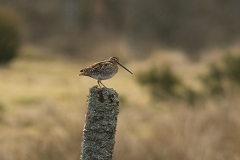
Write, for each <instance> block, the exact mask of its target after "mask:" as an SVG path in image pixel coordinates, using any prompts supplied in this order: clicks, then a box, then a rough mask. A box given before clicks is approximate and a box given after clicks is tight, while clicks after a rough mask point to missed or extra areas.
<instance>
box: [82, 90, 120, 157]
mask: <svg viewBox="0 0 240 160" xmlns="http://www.w3.org/2000/svg"><path fill="white" fill-rule="evenodd" d="M118 105H119V100H118V94H117V92H116V91H115V90H113V89H110V88H98V87H97V86H94V87H92V88H90V93H89V96H88V103H87V109H86V115H85V121H86V122H85V126H84V130H83V141H82V153H81V156H80V160H111V159H112V155H113V149H114V144H115V132H116V126H117V115H118V113H119V108H118Z"/></svg>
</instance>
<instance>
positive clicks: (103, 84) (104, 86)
mask: <svg viewBox="0 0 240 160" xmlns="http://www.w3.org/2000/svg"><path fill="white" fill-rule="evenodd" d="M99 82H100V83H101V84H102V85H103V86H104V84H103V83H102V82H101V81H99ZM104 87H105V88H107V87H106V86H104Z"/></svg>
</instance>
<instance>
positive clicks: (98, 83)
mask: <svg viewBox="0 0 240 160" xmlns="http://www.w3.org/2000/svg"><path fill="white" fill-rule="evenodd" d="M99 82H101V81H100V80H98V81H97V83H98V86H99V87H100V88H101V85H100V83H99Z"/></svg>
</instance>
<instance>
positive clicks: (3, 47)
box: [0, 7, 20, 64]
mask: <svg viewBox="0 0 240 160" xmlns="http://www.w3.org/2000/svg"><path fill="white" fill-rule="evenodd" d="M19 45H20V30H19V18H18V16H17V14H16V13H15V12H14V11H13V10H11V9H10V8H6V7H0V64H5V63H8V62H9V61H10V60H12V59H13V58H14V57H16V54H17V50H18V48H19Z"/></svg>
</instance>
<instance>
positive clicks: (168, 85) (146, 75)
mask: <svg viewBox="0 0 240 160" xmlns="http://www.w3.org/2000/svg"><path fill="white" fill-rule="evenodd" d="M137 81H138V82H139V83H140V84H142V85H149V86H150V88H151V93H152V95H153V96H154V97H155V98H157V99H159V98H164V97H166V96H177V94H176V88H177V87H179V86H180V85H182V84H181V81H180V79H179V78H178V77H177V76H176V75H175V74H174V73H173V71H172V70H171V69H170V67H169V66H167V67H165V68H164V69H162V70H160V69H157V68H151V69H150V70H148V71H147V72H140V73H139V74H138V75H137Z"/></svg>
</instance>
